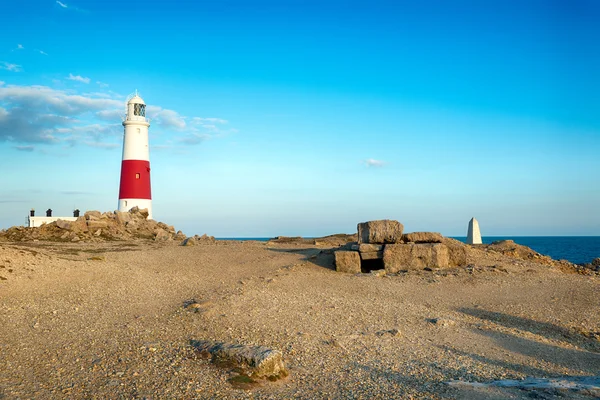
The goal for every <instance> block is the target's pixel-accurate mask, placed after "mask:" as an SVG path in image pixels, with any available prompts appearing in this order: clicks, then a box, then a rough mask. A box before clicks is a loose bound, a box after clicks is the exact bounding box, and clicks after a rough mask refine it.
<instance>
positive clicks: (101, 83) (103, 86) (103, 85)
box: [96, 81, 108, 88]
mask: <svg viewBox="0 0 600 400" xmlns="http://www.w3.org/2000/svg"><path fill="white" fill-rule="evenodd" d="M96 84H97V85H98V86H100V87H102V88H105V87H108V83H104V82H100V81H96Z"/></svg>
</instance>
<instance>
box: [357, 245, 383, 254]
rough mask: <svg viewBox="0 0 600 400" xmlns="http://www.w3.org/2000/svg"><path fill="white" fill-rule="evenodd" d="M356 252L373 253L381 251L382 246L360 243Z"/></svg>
mask: <svg viewBox="0 0 600 400" xmlns="http://www.w3.org/2000/svg"><path fill="white" fill-rule="evenodd" d="M357 250H358V251H360V252H361V253H372V252H374V251H383V245H382V244H370V243H361V244H359V245H358V249H357Z"/></svg>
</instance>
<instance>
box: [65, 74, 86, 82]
mask: <svg viewBox="0 0 600 400" xmlns="http://www.w3.org/2000/svg"><path fill="white" fill-rule="evenodd" d="M67 79H69V80H71V81H77V82H82V83H90V78H86V77H83V76H81V75H73V74H69V76H67Z"/></svg>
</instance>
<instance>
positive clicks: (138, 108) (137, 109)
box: [133, 104, 146, 117]
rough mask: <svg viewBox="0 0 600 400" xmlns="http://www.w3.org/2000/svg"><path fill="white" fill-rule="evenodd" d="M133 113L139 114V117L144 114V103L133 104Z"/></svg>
mask: <svg viewBox="0 0 600 400" xmlns="http://www.w3.org/2000/svg"><path fill="white" fill-rule="evenodd" d="M133 115H139V116H140V117H145V116H146V105H145V104H134V105H133Z"/></svg>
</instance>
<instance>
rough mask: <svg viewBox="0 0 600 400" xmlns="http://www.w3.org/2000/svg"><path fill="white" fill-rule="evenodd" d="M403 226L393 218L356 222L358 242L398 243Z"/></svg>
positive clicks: (400, 239)
mask: <svg viewBox="0 0 600 400" xmlns="http://www.w3.org/2000/svg"><path fill="white" fill-rule="evenodd" d="M403 230H404V226H403V225H402V224H401V223H400V222H398V221H394V220H389V219H384V220H378V221H368V222H361V223H359V224H358V243H359V244H360V243H376V244H386V243H400V242H401V241H402V231H403Z"/></svg>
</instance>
